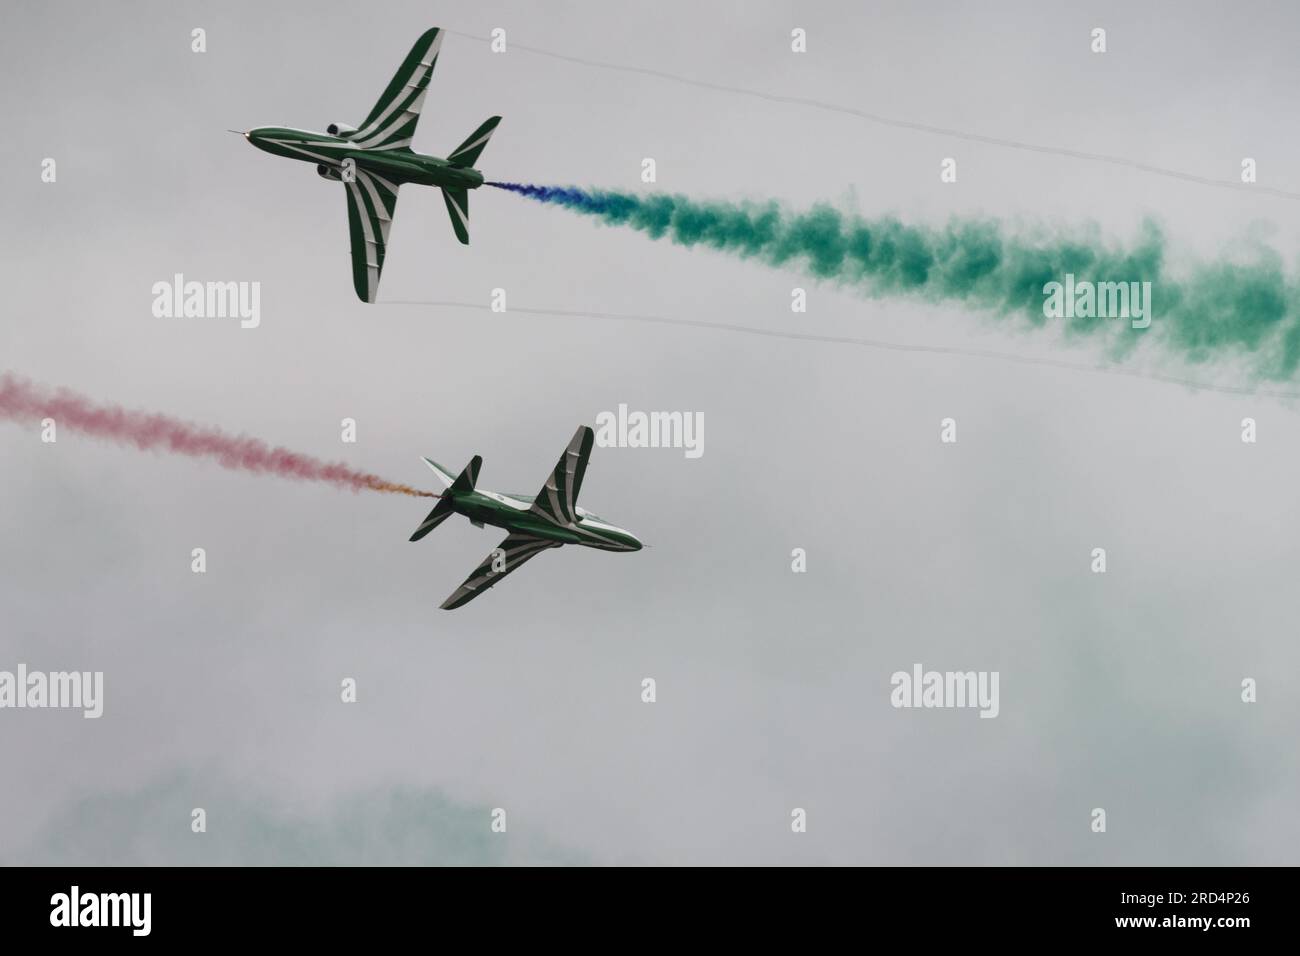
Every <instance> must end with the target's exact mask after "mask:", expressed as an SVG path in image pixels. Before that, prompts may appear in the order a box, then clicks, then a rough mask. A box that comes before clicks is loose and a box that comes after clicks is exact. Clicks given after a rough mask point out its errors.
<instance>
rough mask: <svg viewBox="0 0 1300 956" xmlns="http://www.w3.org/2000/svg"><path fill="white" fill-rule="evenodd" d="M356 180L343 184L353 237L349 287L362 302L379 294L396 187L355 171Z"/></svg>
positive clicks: (395, 199)
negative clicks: (350, 282) (355, 291)
mask: <svg viewBox="0 0 1300 956" xmlns="http://www.w3.org/2000/svg"><path fill="white" fill-rule="evenodd" d="M354 171H355V173H356V180H355V181H354V182H346V181H345V182H344V183H343V185H344V186H345V187H346V192H347V194H348V233H349V235H350V236H351V237H352V286H353V288H355V289H356V290H357V295H358V297H360V299H361V301H362V302H374V301H375V297H376V296H377V295H378V294H379V274H380V273H381V272H382V271H383V269H384V252H385V250H386V249H387V248H388V230H389V229H390V228H391V227H392V225H393V212H394V211H395V210H396V209H397V185H396V184H395V183H391V182H389V181H388V180H387V179H385V178H384V177H383V176H379V175H376V174H375V173H371V172H367V171H366V170H364V169H357V170H354Z"/></svg>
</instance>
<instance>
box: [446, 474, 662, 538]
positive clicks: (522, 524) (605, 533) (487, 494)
mask: <svg viewBox="0 0 1300 956" xmlns="http://www.w3.org/2000/svg"><path fill="white" fill-rule="evenodd" d="M443 494H444V496H450V497H451V501H452V507H453V508H454V509H455V511H456V513H457V514H460V515H464V516H465V517H466V518H468V519H469V520H470V521H473V522H475V523H478V524H490V525H494V526H496V527H498V528H504V529H505V530H507V531H510V532H515V533H519V534H528V535H532V536H534V537H537V538H546V539H547V540H549V541H557V542H559V543H560V544H580V545H582V546H583V547H587V548H599V549H600V550H602V551H640V550H641V542H640V541H638V540H637V538H636V536H635V535H633V534H632V533H631V532H630V531H626V530H624V529H623V528H616V527H614V526H613V525H611V524H608V523H606V522H605V521H603V520H601V519H599V518H597V517H596V516H595V515H592V514H590V513H588V512H586V511H584V510H583V509H581V508H578V509H577V512H578V520H577V521H576V522H574V523H573V524H572V525H570V526H569V527H564V526H561V525H557V524H555V523H553V522H551V521H547V520H546V519H545V518H543V517H542V516H541V515H538V514H536V513H535V512H533V511H532V510H531V506H532V503H533V499H532V498H530V497H528V496H527V495H500V494H497V493H496V492H495V491H480V490H477V489H475V490H474V491H469V492H454V493H453V492H452V491H451V489H447V491H445V492H443Z"/></svg>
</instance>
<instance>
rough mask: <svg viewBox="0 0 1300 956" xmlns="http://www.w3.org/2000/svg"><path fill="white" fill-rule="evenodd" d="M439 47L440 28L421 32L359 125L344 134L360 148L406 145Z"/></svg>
mask: <svg viewBox="0 0 1300 956" xmlns="http://www.w3.org/2000/svg"><path fill="white" fill-rule="evenodd" d="M441 47H442V31H441V30H439V29H438V28H437V27H434V28H433V29H432V30H428V31H426V32H425V33H424V34H422V35H421V36H420V39H418V40H416V41H415V46H413V47H411V52H410V53H408V54H407V55H406V59H405V60H403V61H402V65H401V66H399V67H398V68H397V73H395V74H394V75H393V79H392V81H391V82H390V83H389V84H388V87H387V88H386V89H385V90H384V92H383V95H382V96H380V97H379V102H377V103H376V104H375V108H374V109H372V110H371V111H370V115H369V116H367V117H366V119H365V122H363V123H362V124H361V128H360V129H358V130H357V131H356V132H355V133H351V134H349V136H348V138H349V139H351V140H352V141H353V142H354V143H356V144H357V145H358V146H360V147H362V148H363V149H402V148H403V147H409V146H410V145H411V139H412V137H414V136H415V125H416V124H417V123H418V122H420V109H421V108H422V107H423V106H424V94H425V93H426V92H428V89H429V79H430V78H431V77H432V76H433V67H434V65H435V64H436V63H437V62H438V50H439V49H440V48H441Z"/></svg>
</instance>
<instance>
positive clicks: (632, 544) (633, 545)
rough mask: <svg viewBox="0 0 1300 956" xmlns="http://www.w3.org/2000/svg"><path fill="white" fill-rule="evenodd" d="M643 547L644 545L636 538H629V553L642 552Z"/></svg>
mask: <svg viewBox="0 0 1300 956" xmlns="http://www.w3.org/2000/svg"><path fill="white" fill-rule="evenodd" d="M642 547H643V545H642V544H641V542H640V541H638V540H637V539H636V538H633V537H631V536H629V537H628V542H627V549H628V550H629V551H640V550H641V548H642Z"/></svg>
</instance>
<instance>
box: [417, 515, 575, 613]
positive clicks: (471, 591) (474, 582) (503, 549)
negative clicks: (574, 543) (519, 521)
mask: <svg viewBox="0 0 1300 956" xmlns="http://www.w3.org/2000/svg"><path fill="white" fill-rule="evenodd" d="M559 546H560V542H558V541H551V540H549V539H547V538H536V537H533V536H532V535H531V534H508V535H506V539H505V540H504V541H502V542H501V543H500V544H499V545H497V547H496V549H495V550H493V552H492V553H491V554H489V555H488V556H487V557H486V558H484V559H483V562H482V563H481V564H480V565H479V566H478V567H477V568H475V569H474V573H473V574H471V575H470V576H469V577H467V578H466V579H465V583H464V584H462V585H461V586H460V587H458V588H457V589H456V590H455V591H454V592H452V595H451V597H449V598H447V600H445V601H443V602H442V607H443V610H446V611H450V610H452V609H453V608H458V607H460V606H461V605H462V604H468V603H469V602H470V601H472V600H474V599H475V598H476V597H478V596H479V595H480V594H482V593H483V592H484V591H486V590H487V589H488V588H490V587H492V585H494V584H496V583H497V582H498V581H500V580H501V579H502V578H504V577H505V576H506V575H507V574H509V573H510V572H511V571H513V570H515V568H517V567H519V566H520V565H521V564H523V563H524V562H525V561H527V560H528V559H529V558H531V557H533V556H534V555H538V554H541V553H542V552H543V551H545V550H546V549H547V548H558V547H559ZM503 561H504V564H505V566H504V568H503V569H502V570H500V571H496V570H493V565H494V564H496V565H498V566H499V565H500V564H501V563H502V562H503Z"/></svg>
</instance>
